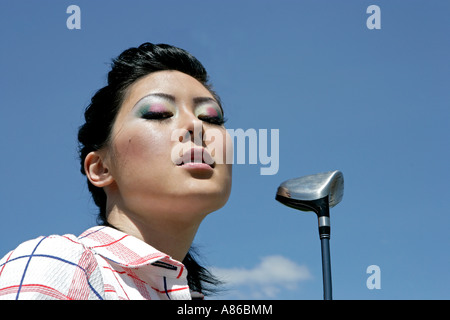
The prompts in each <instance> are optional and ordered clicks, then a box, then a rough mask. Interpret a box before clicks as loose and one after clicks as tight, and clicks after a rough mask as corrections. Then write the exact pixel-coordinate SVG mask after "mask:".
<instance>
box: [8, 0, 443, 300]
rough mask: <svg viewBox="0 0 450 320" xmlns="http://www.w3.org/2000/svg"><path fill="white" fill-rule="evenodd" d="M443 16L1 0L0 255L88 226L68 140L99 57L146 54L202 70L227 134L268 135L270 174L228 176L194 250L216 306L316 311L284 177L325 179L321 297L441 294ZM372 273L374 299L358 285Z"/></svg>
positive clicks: (99, 67) (437, 6) (240, 4)
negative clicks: (74, 10)
mask: <svg viewBox="0 0 450 320" xmlns="http://www.w3.org/2000/svg"><path fill="white" fill-rule="evenodd" d="M72 4H75V5H78V6H79V7H80V9H81V29H79V30H69V29H68V28H67V27H66V20H67V18H68V17H69V14H67V13H66V9H67V7H68V6H69V5H72ZM372 4H375V5H378V6H379V7H380V9H381V29H379V30H369V29H368V28H367V26H366V20H367V19H368V18H369V16H370V14H367V13H366V9H367V7H368V6H369V5H372ZM449 14H450V3H449V2H448V1H444V0H435V1H425V0H421V1H414V0H412V1H398V0H397V1H396V0H391V1H363V0H352V1H331V0H330V1H312V0H311V1H298V0H295V1H294V0H283V1H274V0H263V1H256V0H245V1H237V0H228V1H200V0H190V1H174V0H172V1H164V2H162V1H130V2H128V3H127V4H125V3H124V2H123V1H81V0H75V1H56V0H54V1H47V0H46V1H44V0H41V1H21V0H18V1H14V2H13V1H2V2H1V3H0V35H1V39H2V40H1V43H2V50H0V87H1V88H2V89H1V90H2V94H1V98H2V100H1V102H2V105H1V111H2V116H1V117H0V139H1V146H2V151H1V152H2V156H1V157H0V177H1V181H2V183H1V184H0V204H1V220H0V221H1V222H0V256H3V255H4V254H6V253H7V252H8V251H9V250H11V249H13V248H15V247H16V246H17V245H19V244H20V243H21V242H23V241H25V240H28V239H31V238H35V237H37V236H40V235H48V234H64V233H72V234H80V233H81V232H83V231H84V230H85V229H87V228H89V227H91V226H93V225H94V224H95V217H96V208H95V206H94V205H93V202H92V201H91V200H90V196H89V193H88V191H87V188H86V186H85V180H84V177H83V176H82V175H81V174H80V173H79V165H78V161H77V153H76V148H77V139H76V134H77V129H78V126H79V125H81V124H82V116H83V110H84V108H85V107H86V106H87V104H88V102H89V100H90V97H91V96H92V94H93V93H94V92H95V91H96V90H97V89H99V88H100V87H102V86H103V85H104V84H105V81H106V73H107V72H108V68H109V63H110V61H111V59H112V58H114V57H116V56H117V55H118V54H119V53H120V52H121V51H123V50H124V49H127V48H129V47H132V46H137V45H139V44H140V43H143V42H146V41H149V42H154V43H169V44H172V45H176V46H179V47H181V48H184V49H186V50H188V51H190V52H191V53H192V54H194V55H195V56H196V57H197V58H198V59H199V60H200V61H202V63H203V64H204V65H205V67H206V68H207V70H208V71H209V73H210V77H211V80H212V83H213V85H214V88H215V89H216V91H217V92H218V93H219V95H220V96H221V98H222V100H223V104H224V109H225V114H226V117H227V118H228V122H227V127H228V128H231V129H237V128H242V129H243V130H247V129H250V128H253V129H255V130H258V129H267V130H268V131H270V130H271V129H278V130H279V150H278V151H279V170H278V172H277V174H275V175H261V174H260V168H261V167H262V166H263V165H261V163H257V164H236V165H234V168H233V189H232V193H231V197H230V200H229V202H228V203H227V205H226V206H225V207H223V208H222V209H220V210H219V211H218V212H215V213H213V214H211V215H210V216H208V217H207V218H206V219H205V221H204V223H203V224H202V226H201V227H200V230H199V232H198V234H197V237H196V239H195V243H196V244H197V245H198V246H199V247H200V249H201V252H202V254H203V258H204V262H205V263H206V264H207V265H209V266H211V267H213V268H214V270H216V271H217V273H218V274H220V275H227V277H228V279H229V281H230V284H229V286H228V289H229V290H228V291H226V292H224V293H223V294H222V295H220V296H217V297H216V299H226V298H229V299H321V298H322V278H321V277H322V275H321V258H320V242H319V238H318V234H317V221H316V218H315V215H314V214H307V213H300V212H296V211H295V210H293V209H290V208H288V207H285V206H283V205H281V204H280V203H278V202H276V201H275V199H274V198H275V192H276V189H277V187H278V185H279V184H280V183H281V182H283V181H284V180H287V179H290V178H294V177H299V176H303V175H307V174H312V173H316V172H323V171H330V170H336V169H337V170H341V171H342V172H343V174H344V178H345V193H344V198H343V201H342V202H341V203H340V204H339V205H338V206H336V207H335V208H333V209H332V210H331V224H332V236H331V261H332V272H333V274H332V277H333V295H334V298H335V299H449V298H450V294H449V290H448V286H449V285H450V276H449V273H448V268H449V266H450V255H449V250H448V249H449V244H450V236H449V232H448V225H449V224H450V217H449V213H450V210H449V208H450V206H449V204H448V197H449V196H448V194H449V191H450V188H449V181H450V170H449V165H448V164H449V155H450V148H449V142H450V141H449V140H450V129H449V125H450V122H449V120H450V90H449V87H450V81H449V75H450V72H449V71H450V60H449V56H450V43H449V36H448V35H449V34H450V25H449V23H448V16H449ZM269 151H270V148H269ZM272 151H274V150H272ZM274 152H275V151H274ZM371 265H377V266H379V268H380V271H381V274H380V280H381V288H380V289H373V290H369V289H368V288H367V286H366V280H367V279H368V277H369V276H370V274H367V273H366V270H367V267H369V266H371Z"/></svg>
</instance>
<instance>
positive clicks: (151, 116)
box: [142, 111, 227, 126]
mask: <svg viewBox="0 0 450 320" xmlns="http://www.w3.org/2000/svg"><path fill="white" fill-rule="evenodd" d="M172 116H173V113H172V112H170V111H166V112H151V111H149V112H146V113H144V114H143V115H142V118H143V119H146V120H159V121H163V120H167V119H169V118H171V117H172ZM198 118H199V119H200V120H202V121H205V122H207V123H210V124H215V125H219V126H221V125H223V124H225V122H226V121H227V120H226V119H224V118H222V117H209V116H202V115H200V116H198Z"/></svg>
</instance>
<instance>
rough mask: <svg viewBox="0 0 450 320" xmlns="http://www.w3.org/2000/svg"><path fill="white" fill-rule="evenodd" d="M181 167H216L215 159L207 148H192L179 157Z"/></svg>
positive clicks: (210, 168) (200, 168) (203, 168)
mask: <svg viewBox="0 0 450 320" xmlns="http://www.w3.org/2000/svg"><path fill="white" fill-rule="evenodd" d="M179 162H180V164H178V166H179V167H183V168H186V169H198V170H212V169H214V167H215V162H214V159H213V158H212V156H211V154H210V153H209V152H208V151H207V150H206V149H205V148H191V149H189V150H188V151H186V152H185V153H184V154H183V156H182V157H181V158H180V159H179Z"/></svg>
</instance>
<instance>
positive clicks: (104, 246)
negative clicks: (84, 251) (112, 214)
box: [78, 226, 187, 278]
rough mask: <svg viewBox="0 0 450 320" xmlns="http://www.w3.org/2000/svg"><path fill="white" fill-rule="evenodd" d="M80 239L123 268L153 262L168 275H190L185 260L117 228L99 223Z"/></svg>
mask: <svg viewBox="0 0 450 320" xmlns="http://www.w3.org/2000/svg"><path fill="white" fill-rule="evenodd" d="M78 238H79V240H80V241H81V242H82V243H83V244H84V245H85V246H87V247H88V248H89V249H91V250H92V251H93V252H95V253H97V254H99V255H101V256H102V257H104V258H106V259H107V260H110V261H111V262H114V263H116V264H118V265H121V266H123V267H128V268H140V267H143V266H147V265H152V266H156V267H159V268H160V269H161V272H162V274H163V275H164V276H170V277H174V278H180V277H186V275H187V271H186V268H185V267H184V265H183V264H182V263H181V262H178V261H176V260H174V259H172V258H171V257H170V256H168V255H167V254H165V253H162V252H160V251H158V250H156V249H155V248H153V247H152V246H150V245H148V244H147V243H145V242H144V241H142V240H139V239H138V238H135V237H133V236H131V235H129V234H126V233H123V232H121V231H119V230H116V229H114V228H111V227H105V226H96V227H93V228H90V229H88V230H86V231H85V232H83V233H82V234H81V235H80V236H79V237H78Z"/></svg>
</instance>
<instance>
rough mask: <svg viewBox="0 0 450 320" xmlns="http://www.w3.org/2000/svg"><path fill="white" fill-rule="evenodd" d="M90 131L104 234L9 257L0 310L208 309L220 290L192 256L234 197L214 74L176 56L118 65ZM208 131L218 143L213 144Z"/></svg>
mask: <svg viewBox="0 0 450 320" xmlns="http://www.w3.org/2000/svg"><path fill="white" fill-rule="evenodd" d="M85 120H86V122H85V124H83V125H82V126H81V127H80V130H79V134H78V139H79V143H80V160H81V172H82V173H83V174H85V175H86V177H87V183H88V187H89V190H90V192H91V194H92V197H93V199H94V202H95V203H96V205H97V206H98V207H99V211H100V213H99V222H100V225H99V226H96V227H93V228H91V229H89V230H87V231H85V232H84V233H83V234H81V235H80V236H79V237H76V236H74V235H63V236H49V237H39V238H37V239H34V240H30V241H27V242H25V243H23V244H21V245H20V246H19V247H18V248H16V249H15V250H13V251H11V252H10V253H8V254H7V255H6V256H5V257H4V258H3V259H2V260H1V261H0V298H1V299H191V297H192V298H195V297H203V294H205V293H208V292H209V291H208V284H209V285H213V286H214V285H216V284H217V283H218V281H217V280H216V279H215V278H214V277H213V276H212V275H211V274H210V273H209V272H208V271H207V270H206V269H205V268H203V267H201V266H200V265H199V264H198V263H197V262H196V260H195V259H194V257H193V254H192V252H191V251H190V247H191V244H192V241H193V239H194V237H195V234H196V232H197V229H198V227H199V225H200V223H201V222H202V220H203V219H204V218H205V216H206V215H207V214H208V213H211V212H213V211H215V210H217V209H219V208H221V207H222V206H223V205H224V204H225V203H226V201H227V200H228V197H229V194H230V189H231V165H230V164H227V163H226V161H225V160H224V159H225V157H226V154H227V151H228V152H231V151H230V150H231V145H230V144H229V139H227V131H226V130H225V127H224V125H223V124H224V117H223V109H222V107H221V103H220V99H219V97H218V96H217V95H216V94H215V92H214V91H213V90H212V89H211V86H210V85H209V83H208V75H207V73H206V71H205V69H204V68H203V66H202V65H201V64H200V62H199V61H198V60H197V59H196V58H194V57H193V56H192V55H190V54H189V53H188V52H186V51H184V50H182V49H179V48H176V47H173V46H169V45H164V44H160V45H154V44H151V43H144V44H142V45H141V46H139V47H138V48H130V49H128V50H126V51H124V52H123V53H122V54H121V55H120V56H119V57H118V58H117V59H115V60H114V61H113V64H112V69H111V71H110V72H109V74H108V84H107V86H105V87H104V88H102V89H100V90H99V91H97V93H96V94H95V95H94V96H93V98H92V100H91V103H90V105H89V106H88V107H87V109H86V111H85ZM208 131H211V132H214V139H205V135H207V133H208ZM220 135H221V136H220ZM220 139H223V141H225V142H224V143H222V144H218V143H214V144H213V143H212V141H215V142H217V141H218V140H220ZM217 146H221V149H220V148H218V147H217ZM213 147H214V148H213ZM180 261H182V262H180ZM195 292H197V294H195Z"/></svg>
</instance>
